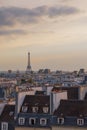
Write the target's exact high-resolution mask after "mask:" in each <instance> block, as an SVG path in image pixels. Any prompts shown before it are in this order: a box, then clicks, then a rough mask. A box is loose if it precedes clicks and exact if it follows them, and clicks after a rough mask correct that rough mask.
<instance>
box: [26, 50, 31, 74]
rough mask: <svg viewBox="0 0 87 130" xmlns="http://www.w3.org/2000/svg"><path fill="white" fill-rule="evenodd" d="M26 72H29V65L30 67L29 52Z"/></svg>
mask: <svg viewBox="0 0 87 130" xmlns="http://www.w3.org/2000/svg"><path fill="white" fill-rule="evenodd" d="M26 71H27V72H31V65H30V52H28V65H27V70H26Z"/></svg>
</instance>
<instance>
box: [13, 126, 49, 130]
mask: <svg viewBox="0 0 87 130" xmlns="http://www.w3.org/2000/svg"><path fill="white" fill-rule="evenodd" d="M15 130H51V129H50V128H30V127H23V128H21V127H16V128H15Z"/></svg>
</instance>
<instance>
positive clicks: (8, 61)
mask: <svg viewBox="0 0 87 130" xmlns="http://www.w3.org/2000/svg"><path fill="white" fill-rule="evenodd" d="M86 5H87V0H84V1H82V0H48V1H47V0H38V1H35V0H32V1H31V0H18V1H17V0H13V1H11V0H6V1H5V0H3V1H1V0H0V44H1V46H0V71H2V70H8V69H12V70H26V66H27V53H28V52H30V53H31V66H32V69H33V70H38V69H40V68H49V69H52V70H79V69H80V68H85V69H86V70H87V61H86V56H87V36H86V35H87V8H86Z"/></svg>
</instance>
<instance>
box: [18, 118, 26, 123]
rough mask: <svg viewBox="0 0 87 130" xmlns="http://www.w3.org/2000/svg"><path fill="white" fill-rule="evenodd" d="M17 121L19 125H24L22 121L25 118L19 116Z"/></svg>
mask: <svg viewBox="0 0 87 130" xmlns="http://www.w3.org/2000/svg"><path fill="white" fill-rule="evenodd" d="M18 121H19V125H24V123H25V118H23V117H20V118H19V120H18Z"/></svg>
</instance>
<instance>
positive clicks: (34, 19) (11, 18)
mask: <svg viewBox="0 0 87 130" xmlns="http://www.w3.org/2000/svg"><path fill="white" fill-rule="evenodd" d="M78 12H79V10H78V9H77V8H75V7H68V6H61V7H60V6H59V7H55V6H52V7H48V6H40V7H37V8H32V9H26V8H18V7H8V8H6V7H1V8H0V27H5V26H8V27H12V26H14V25H16V24H31V23H39V21H41V18H42V17H48V18H50V19H53V18H54V17H59V16H67V15H71V14H72V15H73V14H76V13H78Z"/></svg>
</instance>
